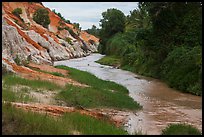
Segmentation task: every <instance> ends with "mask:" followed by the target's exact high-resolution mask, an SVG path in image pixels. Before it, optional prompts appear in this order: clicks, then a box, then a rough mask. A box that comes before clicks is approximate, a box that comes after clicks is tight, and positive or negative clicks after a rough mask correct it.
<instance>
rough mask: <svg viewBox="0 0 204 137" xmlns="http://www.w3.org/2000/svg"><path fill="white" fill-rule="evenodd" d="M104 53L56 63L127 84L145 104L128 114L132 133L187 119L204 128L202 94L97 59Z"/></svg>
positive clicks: (153, 130) (154, 132)
mask: <svg viewBox="0 0 204 137" xmlns="http://www.w3.org/2000/svg"><path fill="white" fill-rule="evenodd" d="M103 56H104V55H101V54H98V53H96V54H91V55H90V56H87V57H83V58H77V59H70V60H66V61H57V62H54V65H55V66H56V65H66V66H69V67H73V68H76V69H79V70H83V71H88V72H90V73H92V74H94V75H95V76H97V77H99V78H101V79H103V80H109V81H114V82H116V83H118V84H121V85H123V86H125V87H126V88H127V89H128V90H129V96H130V97H132V98H133V99H134V100H135V101H137V102H138V103H140V104H141V105H142V106H143V109H142V110H140V111H138V112H137V113H136V114H134V113H130V115H129V116H128V119H129V120H128V123H126V125H128V126H126V127H125V129H126V130H127V131H128V133H129V134H135V133H136V132H140V133H142V134H147V135H159V134H161V132H162V129H164V128H165V127H166V126H167V125H168V124H170V123H188V124H191V125H193V126H195V127H197V128H198V129H199V130H201V131H202V97H199V96H194V95H191V94H187V93H182V92H179V91H176V90H175V89H172V88H169V87H168V86H167V85H166V84H165V83H163V82H161V81H159V80H157V79H153V78H149V77H144V76H140V75H137V74H134V73H132V72H129V71H125V70H121V69H116V68H113V67H111V66H106V65H100V64H98V63H96V62H95V61H97V60H99V59H100V58H102V57H103Z"/></svg>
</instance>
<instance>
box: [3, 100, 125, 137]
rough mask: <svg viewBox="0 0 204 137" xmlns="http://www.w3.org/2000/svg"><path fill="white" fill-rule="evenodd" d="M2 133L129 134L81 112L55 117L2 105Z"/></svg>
mask: <svg viewBox="0 0 204 137" xmlns="http://www.w3.org/2000/svg"><path fill="white" fill-rule="evenodd" d="M2 119H3V120H2V134H3V135H5V134H7V135H8V134H13V135H26V134H29V135H65V134H74V131H77V132H79V134H127V133H126V132H125V131H124V130H122V129H121V128H116V127H115V126H114V125H111V124H109V123H108V122H106V121H103V120H97V119H95V118H92V117H90V116H85V115H81V114H79V113H67V114H64V115H63V116H62V117H58V118H54V117H51V116H49V115H46V114H39V113H34V112H30V111H28V112H26V111H23V110H21V109H17V108H14V107H12V106H11V105H9V104H3V105H2Z"/></svg>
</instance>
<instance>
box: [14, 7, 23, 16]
mask: <svg viewBox="0 0 204 137" xmlns="http://www.w3.org/2000/svg"><path fill="white" fill-rule="evenodd" d="M12 14H14V15H15V16H17V17H20V14H22V9H21V8H16V9H14V10H13V11H12Z"/></svg>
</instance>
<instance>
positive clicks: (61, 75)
mask: <svg viewBox="0 0 204 137" xmlns="http://www.w3.org/2000/svg"><path fill="white" fill-rule="evenodd" d="M27 67H28V68H30V69H32V70H35V71H38V72H43V73H47V74H51V75H55V76H60V77H64V75H63V74H62V73H59V72H48V71H44V70H40V69H38V68H35V67H32V66H27Z"/></svg>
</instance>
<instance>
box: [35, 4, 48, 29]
mask: <svg viewBox="0 0 204 137" xmlns="http://www.w3.org/2000/svg"><path fill="white" fill-rule="evenodd" d="M48 14H49V12H48V11H47V10H46V9H44V8H39V9H37V10H36V11H35V13H34V15H33V20H34V21H35V22H36V23H38V24H40V25H42V26H43V27H45V28H48V25H49V24H50V18H49V15H48Z"/></svg>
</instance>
